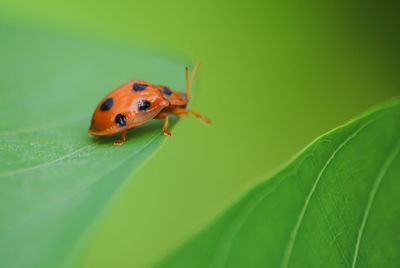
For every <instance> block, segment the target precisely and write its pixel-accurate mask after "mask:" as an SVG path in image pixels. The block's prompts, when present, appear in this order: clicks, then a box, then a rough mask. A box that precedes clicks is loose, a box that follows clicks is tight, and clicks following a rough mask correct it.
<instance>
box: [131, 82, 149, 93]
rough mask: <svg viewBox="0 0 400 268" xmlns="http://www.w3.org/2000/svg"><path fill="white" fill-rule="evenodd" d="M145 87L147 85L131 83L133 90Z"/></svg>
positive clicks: (140, 89)
mask: <svg viewBox="0 0 400 268" xmlns="http://www.w3.org/2000/svg"><path fill="white" fill-rule="evenodd" d="M146 88H147V85H145V84H141V83H133V90H134V91H142V90H145V89H146Z"/></svg>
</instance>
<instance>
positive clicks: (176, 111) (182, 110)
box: [170, 108, 211, 124]
mask: <svg viewBox="0 0 400 268" xmlns="http://www.w3.org/2000/svg"><path fill="white" fill-rule="evenodd" d="M170 113H171V114H174V115H176V116H180V115H187V114H189V113H190V114H192V115H194V116H196V117H197V118H199V119H201V120H203V122H204V123H206V124H210V123H211V120H210V119H208V118H207V117H205V116H202V115H201V114H199V113H198V112H195V111H192V110H187V109H185V108H175V109H174V110H172V111H171V112H170Z"/></svg>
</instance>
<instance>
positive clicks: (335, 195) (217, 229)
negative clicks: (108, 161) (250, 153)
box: [158, 100, 400, 268]
mask: <svg viewBox="0 0 400 268" xmlns="http://www.w3.org/2000/svg"><path fill="white" fill-rule="evenodd" d="M399 152H400V102H399V100H396V101H394V102H392V103H390V104H387V105H385V106H383V107H381V108H379V109H376V110H373V111H372V112H369V113H368V114H366V115H364V116H362V117H361V118H358V119H356V120H354V121H352V122H350V123H348V124H346V125H345V126H342V127H339V128H337V129H335V130H333V131H331V132H329V133H328V134H326V135H324V136H322V137H320V138H318V139H317V140H316V141H314V142H313V143H312V144H311V145H310V146H308V147H307V148H306V149H305V150H304V151H303V152H301V153H300V154H299V155H298V156H297V157H296V158H295V159H294V160H293V161H291V163H289V164H288V165H287V166H286V167H285V168H283V169H282V170H281V171H280V172H278V173H277V174H276V175H274V176H272V177H270V178H268V179H266V180H264V181H263V182H262V183H260V184H259V185H257V186H256V187H254V188H253V189H252V190H250V191H249V192H248V193H246V194H245V195H244V196H243V197H242V198H241V199H240V200H239V201H238V202H237V203H236V204H234V205H233V206H232V207H230V208H229V209H228V210H227V211H225V212H224V213H223V214H222V215H221V216H220V217H219V218H218V219H216V220H215V221H214V222H212V223H211V224H210V225H209V226H208V227H207V228H205V229H204V230H203V231H201V232H200V233H198V234H197V235H195V237H194V238H193V239H191V240H190V241H189V242H187V243H186V244H185V245H183V246H182V247H181V248H179V249H178V250H176V252H174V253H173V254H172V255H170V256H169V257H168V258H167V259H166V260H164V261H163V262H162V263H160V264H159V265H158V267H282V268H286V267H398V266H399V265H400V251H399V250H398V249H399V248H400V236H399V235H398V227H399V225H398V224H399V222H400V206H399V204H400V153H399Z"/></svg>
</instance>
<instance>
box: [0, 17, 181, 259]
mask: <svg viewBox="0 0 400 268" xmlns="http://www.w3.org/2000/svg"><path fill="white" fill-rule="evenodd" d="M0 33H1V34H2V36H3V37H4V36H5V37H6V38H3V40H2V42H1V43H0V56H1V65H0V71H1V77H2V78H1V80H0V101H1V106H0V114H1V122H0V218H1V220H0V267H60V266H62V265H64V266H68V267H71V266H72V264H73V263H74V261H76V258H78V257H79V256H80V254H82V253H84V252H85V249H86V246H87V241H88V238H89V237H90V234H91V233H93V229H94V228H95V227H96V226H98V224H99V217H98V216H99V213H100V212H101V211H102V210H103V209H104V207H105V206H106V205H107V204H108V203H109V201H110V197H111V196H112V195H113V194H114V193H115V191H116V190H117V189H118V188H119V187H120V186H121V185H122V183H123V182H124V181H126V179H127V178H128V177H129V175H130V174H131V173H132V172H133V171H135V170H137V169H138V167H139V166H140V165H141V164H142V163H143V162H144V161H145V160H146V159H148V158H149V157H150V156H151V155H152V154H153V153H154V152H155V150H156V149H157V148H158V147H159V146H160V144H161V142H162V141H163V140H164V135H162V134H161V133H162V132H161V129H162V122H161V121H157V120H153V121H152V122H149V123H148V124H145V125H142V126H140V127H137V128H135V129H134V130H131V131H129V132H128V135H127V142H126V143H125V144H124V145H123V146H114V145H113V141H114V140H115V139H117V138H119V135H117V136H112V137H105V138H97V139H95V138H90V137H89V136H88V134H87V129H88V126H89V122H90V118H91V115H92V113H93V111H94V108H95V107H96V105H97V103H98V101H100V100H101V99H102V98H103V97H104V96H105V94H107V93H108V92H109V91H110V90H112V89H113V88H115V87H116V86H118V85H120V84H122V83H123V82H126V81H128V80H130V79H133V78H136V77H137V78H141V79H145V80H148V81H151V82H153V83H160V84H167V85H170V86H172V87H173V88H176V86H178V85H180V86H184V65H183V64H182V63H179V62H173V61H172V60H171V59H162V58H160V57H159V56H157V55H150V54H148V53H146V52H143V51H142V50H137V49H136V50H132V49H127V48H121V47H118V46H115V45H112V44H102V43H101V42H99V40H97V41H89V40H87V39H85V38H76V37H71V36H70V35H68V34H65V33H57V32H54V31H44V30H38V29H37V28H35V27H26V26H23V25H14V24H12V23H9V22H5V21H0ZM71 254H74V255H73V256H74V257H75V259H74V260H70V259H71V258H69V256H70V255H71ZM75 254H76V255H75Z"/></svg>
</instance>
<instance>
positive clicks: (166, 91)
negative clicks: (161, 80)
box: [163, 87, 172, 96]
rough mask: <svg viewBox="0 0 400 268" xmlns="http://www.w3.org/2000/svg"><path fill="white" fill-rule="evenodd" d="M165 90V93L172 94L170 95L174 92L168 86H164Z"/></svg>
mask: <svg viewBox="0 0 400 268" xmlns="http://www.w3.org/2000/svg"><path fill="white" fill-rule="evenodd" d="M163 92H164V93H165V94H167V95H168V96H170V95H171V94H172V91H171V90H170V89H169V88H167V87H165V88H163Z"/></svg>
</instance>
